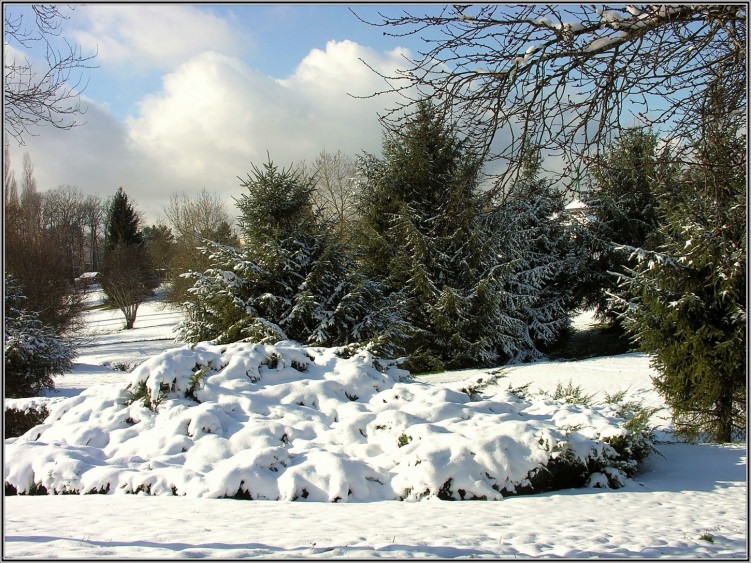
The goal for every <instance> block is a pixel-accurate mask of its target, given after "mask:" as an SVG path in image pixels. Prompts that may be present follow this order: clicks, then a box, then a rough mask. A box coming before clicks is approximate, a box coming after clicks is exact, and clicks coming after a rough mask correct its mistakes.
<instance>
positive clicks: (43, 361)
mask: <svg viewBox="0 0 751 563" xmlns="http://www.w3.org/2000/svg"><path fill="white" fill-rule="evenodd" d="M25 301H26V297H25V296H24V294H23V290H22V289H21V286H20V284H19V283H18V281H17V280H16V279H15V278H13V277H12V276H9V275H7V274H6V276H5V326H4V333H3V357H4V362H5V363H4V368H5V369H4V377H3V381H4V396H5V397H32V396H36V395H38V394H39V393H40V392H41V391H43V390H45V389H54V387H55V382H54V379H53V378H52V376H53V375H55V374H62V373H64V372H65V371H67V370H69V369H71V367H72V360H73V357H74V355H75V351H74V347H73V344H72V342H71V341H70V340H67V339H65V338H64V337H62V336H60V334H58V333H57V332H56V331H55V330H53V329H51V328H50V327H48V326H45V325H44V324H43V323H42V321H41V320H40V319H39V314H38V313H36V312H35V311H29V310H27V309H26V303H25Z"/></svg>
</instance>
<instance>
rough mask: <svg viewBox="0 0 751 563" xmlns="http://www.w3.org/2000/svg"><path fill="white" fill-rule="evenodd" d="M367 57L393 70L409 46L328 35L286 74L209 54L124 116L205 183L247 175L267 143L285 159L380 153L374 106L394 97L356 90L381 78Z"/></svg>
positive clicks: (167, 158) (370, 87) (147, 147)
mask: <svg viewBox="0 0 751 563" xmlns="http://www.w3.org/2000/svg"><path fill="white" fill-rule="evenodd" d="M361 58H362V59H364V60H367V61H368V63H369V64H370V65H372V66H374V67H375V68H378V69H379V70H381V71H383V72H393V71H394V69H395V68H396V66H397V65H398V64H400V63H401V62H402V52H401V51H400V50H395V51H391V52H388V53H385V54H382V53H378V52H376V51H374V50H372V49H368V48H366V47H363V46H361V45H358V44H356V43H354V42H351V41H342V42H336V41H330V42H329V43H328V44H327V45H326V49H325V50H319V49H315V50H313V51H311V52H310V54H308V56H306V57H305V58H304V59H303V61H302V62H301V63H300V64H299V66H298V67H297V69H296V71H295V73H294V74H293V75H292V76H290V77H288V78H285V79H275V78H273V77H270V76H266V75H264V74H262V73H259V72H257V71H255V70H253V69H252V68H250V67H248V66H247V65H246V64H245V63H244V62H242V61H241V60H239V59H237V58H234V57H230V56H227V55H223V54H220V53H216V52H207V53H202V54H200V55H198V56H196V57H193V58H192V59H191V60H190V61H188V62H186V63H185V64H183V65H181V66H179V67H178V68H177V69H176V70H175V71H173V72H171V73H169V74H168V75H166V76H165V77H164V80H163V87H162V89H161V91H160V92H159V93H157V94H154V95H151V96H148V97H147V98H145V99H144V100H143V101H142V102H141V104H140V105H139V110H138V113H137V115H136V116H133V117H131V118H130V119H128V121H127V127H128V135H129V140H130V142H131V143H132V145H133V146H135V147H138V148H139V149H140V150H143V151H146V152H149V153H151V154H159V155H160V158H162V159H163V161H164V162H165V165H166V166H168V167H169V169H170V170H171V172H172V173H173V174H175V175H178V176H180V177H184V178H186V179H189V178H192V179H196V178H202V179H204V181H205V182H207V183H209V182H212V181H214V182H215V181H217V179H220V178H222V179H226V178H230V179H233V178H235V177H236V176H238V175H242V174H243V173H244V172H247V171H248V169H249V163H250V162H255V163H258V162H259V161H261V160H265V158H266V153H267V151H268V152H269V154H270V156H271V157H272V159H273V160H274V161H275V162H279V163H282V164H287V163H290V162H298V161H301V160H310V159H312V158H314V157H315V156H316V155H317V154H318V153H319V152H320V151H321V150H323V149H326V150H328V151H336V150H342V151H343V152H346V153H349V154H354V153H357V152H359V151H361V150H368V151H371V152H378V150H379V148H380V141H381V128H380V125H379V124H378V115H377V114H378V111H382V110H383V108H384V107H385V106H386V105H387V104H388V103H389V100H388V99H386V98H383V97H377V98H374V99H358V98H355V97H353V96H351V95H350V94H355V95H358V94H359V95H367V94H371V93H373V92H374V91H376V90H378V89H381V88H382V87H383V84H382V83H381V79H380V78H379V77H378V76H377V75H376V74H374V73H373V72H372V71H371V70H369V69H368V68H367V67H366V66H365V65H364V64H363V62H362V61H361V60H360V59H361ZM353 90H356V91H353ZM391 101H392V102H393V100H391Z"/></svg>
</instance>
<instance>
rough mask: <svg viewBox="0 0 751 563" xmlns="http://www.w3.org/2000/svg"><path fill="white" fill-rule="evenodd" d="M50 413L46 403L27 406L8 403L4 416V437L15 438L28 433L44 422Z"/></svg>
mask: <svg viewBox="0 0 751 563" xmlns="http://www.w3.org/2000/svg"><path fill="white" fill-rule="evenodd" d="M48 414H49V411H48V410H47V406H46V405H30V406H26V407H25V408H24V407H20V408H19V407H16V406H9V405H6V406H5V415H4V418H3V434H4V437H5V438H14V437H16V436H20V435H21V434H24V433H26V432H27V431H29V430H30V429H31V428H34V427H35V426H37V425H39V424H41V423H42V422H44V419H45V418H47V415H48Z"/></svg>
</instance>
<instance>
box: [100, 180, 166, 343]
mask: <svg viewBox="0 0 751 563" xmlns="http://www.w3.org/2000/svg"><path fill="white" fill-rule="evenodd" d="M138 226H139V218H138V214H137V213H136V210H135V208H134V207H133V205H132V204H131V203H130V202H129V201H128V196H127V195H126V194H125V192H124V191H123V189H122V188H120V189H118V191H117V193H116V194H115V197H114V198H112V201H111V203H110V206H109V209H108V210H107V228H106V232H107V238H106V239H105V240H106V244H105V253H104V259H103V260H102V264H101V270H100V271H101V274H102V289H103V290H104V292H105V294H106V296H107V299H108V300H109V301H110V302H111V303H113V304H114V305H115V306H116V307H117V308H118V309H120V311H121V312H122V313H123V315H125V328H126V329H132V328H133V325H134V323H135V320H136V314H137V312H138V307H139V305H140V304H141V303H143V301H144V300H145V299H146V298H147V297H148V296H149V295H151V294H152V292H153V289H154V287H156V285H157V284H158V281H157V280H156V277H155V275H154V270H153V266H152V265H151V261H150V260H149V255H148V253H147V252H146V249H145V248H144V242H143V233H142V232H141V231H140V229H139V228H138Z"/></svg>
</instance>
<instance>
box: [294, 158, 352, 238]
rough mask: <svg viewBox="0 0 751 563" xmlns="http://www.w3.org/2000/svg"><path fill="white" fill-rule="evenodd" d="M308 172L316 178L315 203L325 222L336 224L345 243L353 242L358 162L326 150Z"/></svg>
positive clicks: (337, 233)
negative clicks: (351, 240)
mask: <svg viewBox="0 0 751 563" xmlns="http://www.w3.org/2000/svg"><path fill="white" fill-rule="evenodd" d="M304 172H305V173H307V174H308V175H310V176H312V177H313V181H314V190H313V201H314V204H315V205H317V206H318V207H319V208H320V210H321V213H322V215H323V218H324V220H326V221H330V222H331V223H332V224H333V225H334V229H335V231H336V236H337V238H338V239H339V240H340V241H341V242H347V241H349V240H350V239H351V237H352V229H353V226H354V223H355V219H356V216H357V192H358V190H359V178H358V173H357V162H356V160H355V159H354V158H350V157H348V156H347V155H345V154H343V153H342V152H341V151H337V152H336V153H333V154H332V153H328V152H326V151H322V152H321V153H320V154H319V155H318V157H317V158H316V159H315V161H313V163H312V164H311V165H309V166H306V167H305V170H304Z"/></svg>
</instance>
